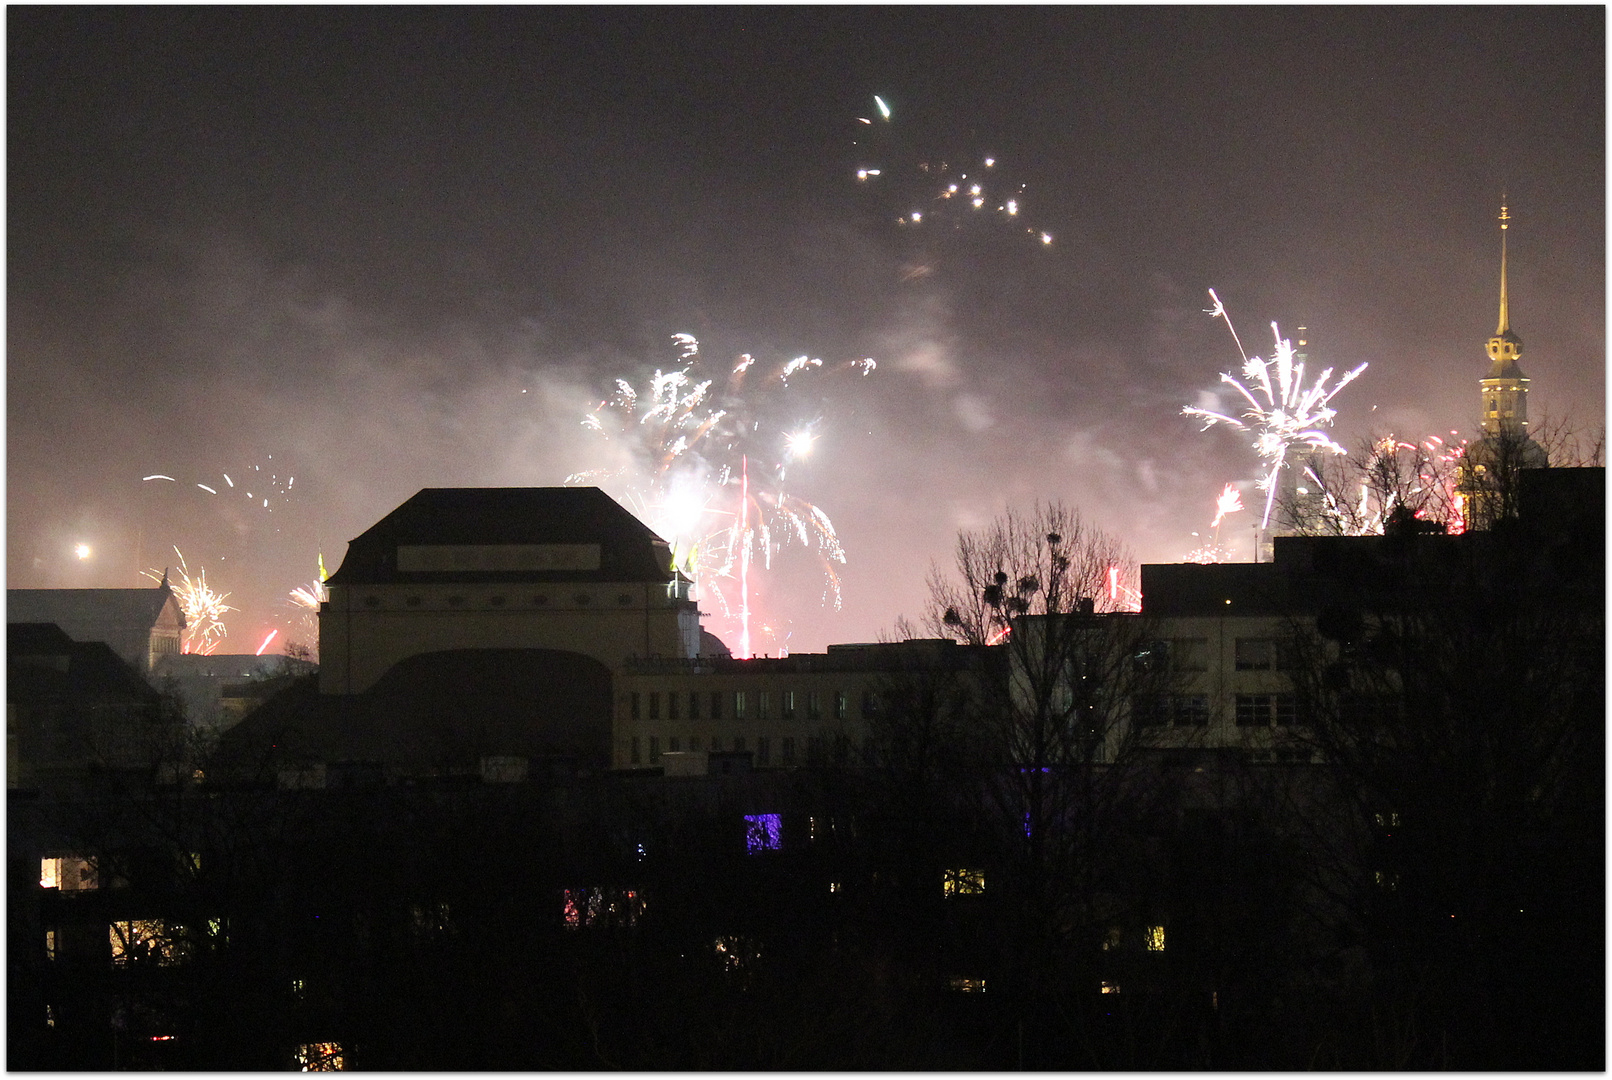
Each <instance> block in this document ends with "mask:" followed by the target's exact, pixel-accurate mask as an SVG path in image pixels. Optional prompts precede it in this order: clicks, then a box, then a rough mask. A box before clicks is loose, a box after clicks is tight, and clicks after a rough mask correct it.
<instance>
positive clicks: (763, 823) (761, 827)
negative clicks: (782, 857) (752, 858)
mask: <svg viewBox="0 0 1612 1080" xmlns="http://www.w3.org/2000/svg"><path fill="white" fill-rule="evenodd" d="M744 825H745V828H744V849H745V851H747V852H749V853H750V854H751V855H755V854H757V853H759V852H762V851H777V850H778V848H779V847H780V844H781V840H782V837H783V818H781V817H780V816H779V815H777V814H746V815H745V817H744Z"/></svg>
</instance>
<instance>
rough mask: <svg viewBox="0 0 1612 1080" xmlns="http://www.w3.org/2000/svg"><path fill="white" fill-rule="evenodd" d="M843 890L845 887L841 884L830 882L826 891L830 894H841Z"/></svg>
mask: <svg viewBox="0 0 1612 1080" xmlns="http://www.w3.org/2000/svg"><path fill="white" fill-rule="evenodd" d="M844 889H845V886H844V885H843V884H842V883H841V882H838V881H831V882H829V883H828V891H829V892H831V893H836V892H842V891H844Z"/></svg>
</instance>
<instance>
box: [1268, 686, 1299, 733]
mask: <svg viewBox="0 0 1612 1080" xmlns="http://www.w3.org/2000/svg"><path fill="white" fill-rule="evenodd" d="M1272 697H1273V699H1274V700H1273V701H1272V703H1271V708H1272V711H1273V712H1274V713H1275V719H1276V722H1277V723H1278V724H1284V725H1285V724H1296V723H1298V721H1299V706H1298V700H1297V699H1296V698H1295V697H1294V696H1293V695H1292V694H1273V695H1272Z"/></svg>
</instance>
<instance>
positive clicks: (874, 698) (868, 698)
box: [862, 690, 879, 720]
mask: <svg viewBox="0 0 1612 1080" xmlns="http://www.w3.org/2000/svg"><path fill="white" fill-rule="evenodd" d="M878 715H879V694H878V691H876V690H864V691H862V719H864V720H866V719H868V718H869V717H873V716H878Z"/></svg>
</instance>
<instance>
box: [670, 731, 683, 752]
mask: <svg viewBox="0 0 1612 1080" xmlns="http://www.w3.org/2000/svg"><path fill="white" fill-rule="evenodd" d="M682 747H683V743H682V740H680V739H679V738H678V737H677V736H676V735H673V736H672V737H671V738H669V739H667V740H666V751H667V753H671V754H675V753H677V752H678V751H679V750H681V749H682Z"/></svg>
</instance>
